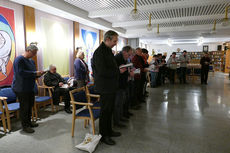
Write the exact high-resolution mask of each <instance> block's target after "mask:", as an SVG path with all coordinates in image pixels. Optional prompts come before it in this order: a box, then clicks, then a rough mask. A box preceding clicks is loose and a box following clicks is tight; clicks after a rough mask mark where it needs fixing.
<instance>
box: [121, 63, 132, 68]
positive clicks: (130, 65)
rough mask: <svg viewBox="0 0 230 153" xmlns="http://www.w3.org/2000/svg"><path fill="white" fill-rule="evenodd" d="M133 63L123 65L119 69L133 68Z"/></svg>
mask: <svg viewBox="0 0 230 153" xmlns="http://www.w3.org/2000/svg"><path fill="white" fill-rule="evenodd" d="M132 66H133V63H129V64H125V65H121V66H120V67H119V68H120V69H121V68H125V67H132Z"/></svg>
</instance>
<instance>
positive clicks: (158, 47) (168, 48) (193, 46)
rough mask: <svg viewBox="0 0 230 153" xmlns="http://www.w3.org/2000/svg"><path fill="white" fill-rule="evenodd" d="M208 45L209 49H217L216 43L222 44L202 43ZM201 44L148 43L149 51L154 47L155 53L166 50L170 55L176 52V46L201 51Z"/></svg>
mask: <svg viewBox="0 0 230 153" xmlns="http://www.w3.org/2000/svg"><path fill="white" fill-rule="evenodd" d="M203 45H208V46H209V51H217V45H222V43H212V44H203ZM203 45H201V46H197V44H180V45H172V46H169V45H150V50H149V51H150V53H152V49H154V51H155V54H157V53H164V52H167V54H168V55H171V53H172V52H177V48H180V49H181V50H187V51H188V52H202V51H203Z"/></svg>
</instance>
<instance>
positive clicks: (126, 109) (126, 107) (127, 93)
mask: <svg viewBox="0 0 230 153" xmlns="http://www.w3.org/2000/svg"><path fill="white" fill-rule="evenodd" d="M130 94H131V93H130V91H129V87H127V88H126V89H125V101H124V111H123V114H124V116H128V112H129V107H130V96H131V95H130Z"/></svg>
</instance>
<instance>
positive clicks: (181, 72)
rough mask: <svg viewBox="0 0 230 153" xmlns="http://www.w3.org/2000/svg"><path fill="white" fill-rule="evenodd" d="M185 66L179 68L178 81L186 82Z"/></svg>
mask: <svg viewBox="0 0 230 153" xmlns="http://www.w3.org/2000/svg"><path fill="white" fill-rule="evenodd" d="M186 73H187V67H181V68H180V83H186Z"/></svg>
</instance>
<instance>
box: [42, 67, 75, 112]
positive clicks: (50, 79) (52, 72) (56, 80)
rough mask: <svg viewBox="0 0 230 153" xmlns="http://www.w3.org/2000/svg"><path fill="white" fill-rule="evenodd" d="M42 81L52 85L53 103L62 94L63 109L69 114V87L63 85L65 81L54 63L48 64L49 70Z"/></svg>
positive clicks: (58, 99) (56, 101) (56, 103)
mask: <svg viewBox="0 0 230 153" xmlns="http://www.w3.org/2000/svg"><path fill="white" fill-rule="evenodd" d="M44 83H45V85H47V86H54V93H53V101H54V104H55V105H58V104H59V102H60V96H63V101H64V102H65V111H66V113H68V114H71V113H72V111H71V110H70V95H69V88H68V87H67V88H66V87H65V85H64V84H66V81H65V80H64V79H63V78H62V77H61V75H60V74H58V73H57V72H56V67H55V66H54V65H50V66H49V71H48V72H47V73H46V74H45V76H44Z"/></svg>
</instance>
